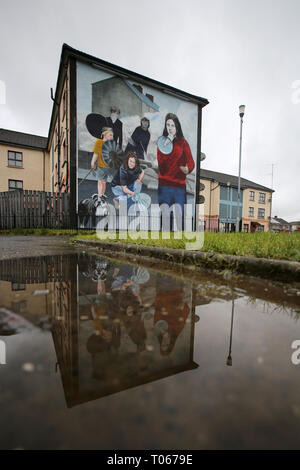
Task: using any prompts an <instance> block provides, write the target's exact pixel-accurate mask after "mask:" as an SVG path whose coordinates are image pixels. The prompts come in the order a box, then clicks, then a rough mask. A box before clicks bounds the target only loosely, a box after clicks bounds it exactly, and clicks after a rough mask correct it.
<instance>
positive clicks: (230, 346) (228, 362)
mask: <svg viewBox="0 0 300 470" xmlns="http://www.w3.org/2000/svg"><path fill="white" fill-rule="evenodd" d="M233 315H234V298H232V310H231V325H230V343H229V352H228V357H227V361H226V365H227V366H232V357H231V349H232V331H233Z"/></svg>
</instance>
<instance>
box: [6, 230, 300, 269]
mask: <svg viewBox="0 0 300 470" xmlns="http://www.w3.org/2000/svg"><path fill="white" fill-rule="evenodd" d="M104 234H106V237H107V234H108V232H104ZM0 235H23V236H24V235H39V236H61V237H68V238H70V239H71V240H76V239H82V240H92V241H98V242H99V243H100V242H101V239H99V237H98V235H97V234H96V232H95V230H63V229H61V230H53V229H22V228H19V229H14V230H0ZM137 235H138V238H133V237H136V236H137ZM154 235H155V237H156V238H155V239H154ZM177 235H178V234H174V233H171V234H170V237H169V238H164V236H165V235H164V234H163V233H161V232H156V233H155V234H154V233H152V234H151V236H150V233H148V232H138V233H136V232H132V233H130V232H129V233H124V232H120V234H118V233H116V234H114V233H112V232H109V238H108V237H107V238H106V239H107V240H109V241H112V242H116V243H118V242H120V243H131V244H133V243H135V244H139V245H146V246H157V247H161V248H177V249H184V248H185V242H186V241H188V240H185V239H177V238H176V236H177ZM103 239H104V238H103ZM201 251H205V252H211V253H222V254H228V255H237V256H248V257H253V256H254V257H257V258H269V259H278V260H279V259H285V260H290V261H298V262H300V232H294V233H272V232H264V233H210V232H205V233H204V245H203V247H202V248H201Z"/></svg>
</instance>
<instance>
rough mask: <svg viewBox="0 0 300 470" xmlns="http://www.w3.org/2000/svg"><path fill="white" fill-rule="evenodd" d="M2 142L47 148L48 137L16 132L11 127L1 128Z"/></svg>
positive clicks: (34, 147)
mask: <svg viewBox="0 0 300 470" xmlns="http://www.w3.org/2000/svg"><path fill="white" fill-rule="evenodd" d="M0 143H1V144H10V145H14V146H16V147H23V148H24V147H25V148H31V149H36V150H46V147H47V137H41V136H39V135H33V134H25V133H24V132H16V131H12V130H9V129H0Z"/></svg>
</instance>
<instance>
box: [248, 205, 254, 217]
mask: <svg viewBox="0 0 300 470" xmlns="http://www.w3.org/2000/svg"><path fill="white" fill-rule="evenodd" d="M249 217H254V207H249Z"/></svg>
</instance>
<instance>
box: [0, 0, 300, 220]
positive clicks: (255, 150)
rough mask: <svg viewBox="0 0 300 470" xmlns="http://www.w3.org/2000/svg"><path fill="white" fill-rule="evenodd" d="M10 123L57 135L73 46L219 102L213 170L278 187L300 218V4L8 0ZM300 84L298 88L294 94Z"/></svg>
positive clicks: (287, 0)
mask: <svg viewBox="0 0 300 470" xmlns="http://www.w3.org/2000/svg"><path fill="white" fill-rule="evenodd" d="M0 11H1V29H0V44H1V48H0V81H2V82H4V83H5V85H6V103H5V104H0V127H3V128H7V129H14V130H17V131H23V132H29V133H33V134H38V135H44V136H47V134H48V126H49V122H50V115H51V109H52V102H51V100H50V91H49V90H50V87H53V88H55V85H56V79H57V72H58V65H59V58H60V54H61V47H62V44H63V43H64V42H65V43H67V44H69V45H70V46H72V47H74V48H76V49H79V50H81V51H84V52H87V53H89V54H92V55H95V56H96V57H99V58H101V59H104V60H107V61H109V62H111V63H113V64H116V65H120V66H122V67H125V68H128V69H130V70H133V71H135V72H138V73H141V74H143V75H146V76H149V77H151V78H154V79H156V80H159V81H161V82H164V83H166V84H168V85H171V86H174V87H176V88H179V89H182V90H184V91H187V92H190V93H193V94H195V95H198V96H202V97H204V98H207V99H208V100H209V102H210V104H209V105H208V106H206V107H205V108H204V110H203V129H202V135H203V138H202V150H203V151H204V152H205V153H206V155H207V159H206V161H205V162H204V165H203V166H204V168H207V169H210V170H215V171H221V172H224V173H229V174H234V175H237V174H238V151H239V124H240V123H239V115H238V107H239V105H240V104H245V105H246V114H245V118H244V135H243V156H242V176H243V177H244V178H247V179H250V180H252V181H255V182H257V183H260V184H263V185H265V186H268V187H271V172H272V164H274V184H273V187H274V189H275V191H276V192H275V195H274V204H273V215H278V216H279V217H282V218H285V219H287V220H288V221H292V220H300V196H299V190H300V145H299V144H300V53H299V45H300V26H299V18H300V1H299V0H251V1H250V0H185V1H182V0H170V1H168V2H164V1H162V0H152V1H151V2H146V1H145V0H144V1H141V0H126V1H125V0H113V1H111V2H108V1H103V0H84V1H78V0H59V1H57V0H51V1H48V0H26V1H24V0H9V1H7V0H0ZM293 87H294V88H293Z"/></svg>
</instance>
